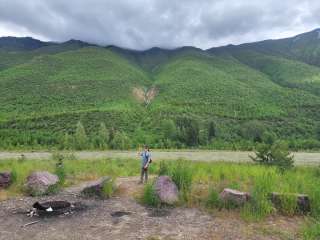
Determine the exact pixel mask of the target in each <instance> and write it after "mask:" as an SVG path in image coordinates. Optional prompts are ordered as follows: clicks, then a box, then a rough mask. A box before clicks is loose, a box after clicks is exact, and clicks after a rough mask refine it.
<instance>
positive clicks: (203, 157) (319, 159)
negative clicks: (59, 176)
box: [0, 150, 320, 165]
mask: <svg viewBox="0 0 320 240" xmlns="http://www.w3.org/2000/svg"><path fill="white" fill-rule="evenodd" d="M62 153H63V152H62ZM64 153H67V154H71V153H72V154H74V156H75V157H77V158H78V159H99V158H137V151H81V152H64ZM22 155H23V156H24V157H25V158H26V159H50V158H51V156H52V153H51V152H0V160H1V159H18V158H20V157H21V156H22ZM250 155H251V156H253V155H254V154H253V152H246V151H202V150H195V151H187V150H184V151H159V150H154V151H152V156H153V158H154V159H156V160H167V159H169V160H174V159H179V158H183V159H186V160H192V161H227V162H251V159H250V157H249V156H250ZM293 155H294V159H295V163H296V165H319V164H320V153H319V152H294V153H293Z"/></svg>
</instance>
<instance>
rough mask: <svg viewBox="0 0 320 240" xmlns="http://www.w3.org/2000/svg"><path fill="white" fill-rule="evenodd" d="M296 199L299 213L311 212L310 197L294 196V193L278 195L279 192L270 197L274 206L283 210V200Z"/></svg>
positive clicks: (303, 195)
mask: <svg viewBox="0 0 320 240" xmlns="http://www.w3.org/2000/svg"><path fill="white" fill-rule="evenodd" d="M292 197H293V198H295V199H296V201H297V209H296V211H297V212H300V213H307V212H310V210H311V208H310V199H309V196H308V195H305V194H294V193H287V194H285V193H277V192H273V193H271V195H270V198H271V201H272V203H273V204H274V206H275V207H276V208H277V209H281V208H282V206H281V205H282V203H281V202H282V201H283V199H288V198H292Z"/></svg>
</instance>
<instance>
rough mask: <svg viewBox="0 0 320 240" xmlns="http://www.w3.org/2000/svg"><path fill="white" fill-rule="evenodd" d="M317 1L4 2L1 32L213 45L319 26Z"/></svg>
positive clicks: (136, 43)
mask: <svg viewBox="0 0 320 240" xmlns="http://www.w3.org/2000/svg"><path fill="white" fill-rule="evenodd" d="M319 10H320V2H319V1H317V0H300V1H299V0H282V1H279V0H265V1H258V0H253V1H249V0H215V1H212V0H183V1H182V0H134V1H133V0H117V1H114V0H90V1H85V0H68V1H66V0H27V1H26V0H0V35H5V34H7V33H10V34H12V33H13V34H14V33H16V35H31V36H34V37H40V38H42V39H46V40H53V41H65V40H69V39H71V38H73V39H79V40H83V41H88V42H92V43H98V44H103V45H109V44H114V45H118V46H122V47H128V48H135V49H145V48H150V47H153V46H159V47H168V48H172V47H177V46H183V45H193V46H197V47H201V48H209V47H212V46H217V45H224V44H229V43H234V44H237V43H242V42H250V41H256V40H263V39H267V38H280V37H286V36H290V35H294V34H298V33H300V32H303V31H307V30H311V29H312V28H315V27H319V25H320V24H319V23H320V15H319V14H318V13H319Z"/></svg>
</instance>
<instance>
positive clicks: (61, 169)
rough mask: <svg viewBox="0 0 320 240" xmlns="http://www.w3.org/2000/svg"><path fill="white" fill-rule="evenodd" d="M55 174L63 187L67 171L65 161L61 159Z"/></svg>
mask: <svg viewBox="0 0 320 240" xmlns="http://www.w3.org/2000/svg"><path fill="white" fill-rule="evenodd" d="M55 174H56V175H57V176H58V178H59V185H60V186H63V185H64V183H65V180H66V171H65V168H64V164H63V159H62V158H61V159H59V160H58V161H57V163H56V169H55Z"/></svg>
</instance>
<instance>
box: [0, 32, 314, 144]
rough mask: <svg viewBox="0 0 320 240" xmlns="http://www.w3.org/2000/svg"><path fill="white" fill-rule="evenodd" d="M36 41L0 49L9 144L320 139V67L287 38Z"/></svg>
mask: <svg viewBox="0 0 320 240" xmlns="http://www.w3.org/2000/svg"><path fill="white" fill-rule="evenodd" d="M307 35H308V36H309V35H310V33H307ZM312 36H313V35H312ZM301 39H305V36H304V35H301V36H300V40H301ZM308 39H309V38H308ZM312 39H313V38H312ZM20 41H22V43H21V42H20ZM29 41H30V39H28V40H27V41H26V42H25V39H20V40H19V39H15V41H14V42H13V43H10V44H9V43H8V39H5V41H2V42H5V43H6V47H2V48H0V102H1V105H0V147H1V148H48V147H53V148H77V149H84V148H106V147H109V148H110V147H111V148H128V147H137V146H139V145H141V144H143V143H145V142H147V143H149V144H150V145H151V146H152V147H159V148H162V147H175V148H176V147H178V148H180V147H181V148H185V147H199V146H200V147H206V148H232V149H250V148H252V147H253V146H254V145H255V144H256V143H258V142H261V141H265V140H266V139H270V136H272V138H273V139H276V140H283V141H286V142H287V143H289V145H290V147H292V148H295V149H302V148H304V149H316V148H320V143H319V140H320V136H319V135H320V131H319V129H320V113H319V111H318V109H319V107H320V68H318V67H317V66H316V64H315V62H312V64H311V63H310V64H309V63H308V62H309V60H308V61H306V60H305V58H304V57H302V55H299V54H298V53H297V51H296V52H295V55H294V54H293V52H294V50H293V49H297V47H296V48H293V47H292V45H290V46H288V41H289V40H288V39H284V40H275V41H271V42H270V41H265V42H260V43H252V44H247V45H240V46H227V47H221V48H215V49H210V50H208V51H203V50H200V49H197V48H193V47H183V48H178V49H173V50H166V49H160V48H152V49H150V50H146V51H135V50H128V49H121V48H118V47H114V46H109V47H106V48H103V47H99V46H92V45H89V44H87V43H84V42H81V41H75V40H71V41H69V42H66V43H61V44H58V43H50V44H49V43H41V42H40V43H39V42H34V41H32V44H31V46H28V42H29ZM277 41H279V42H277ZM290 41H291V40H290ZM297 41H298V40H296V42H297ZM301 41H302V40H301ZM304 41H306V40H304ZM319 42H320V39H319ZM17 43H19V44H17ZM271 43H272V44H271ZM15 44H16V45H15ZM29 44H30V43H29ZM315 45H316V43H314V46H315ZM0 46H1V38H0ZM8 46H10V47H8ZM21 46H23V47H21ZM296 46H299V49H300V48H301V49H302V48H303V47H302V46H303V44H302V43H299V44H298V43H296ZM309 47H310V45H308V44H306V45H305V48H309ZM285 49H286V50H285ZM288 49H290V51H288ZM305 51H307V50H305ZM298 56H299V57H298ZM79 122H80V123H79ZM79 124H80V125H79ZM101 124H102V125H101ZM82 126H83V127H84V131H85V133H84V132H83V130H82ZM80 137H81V138H82V139H81V141H80V140H79V139H78V138H80ZM79 141H80V142H81V143H82V145H81V146H80V145H79Z"/></svg>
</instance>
